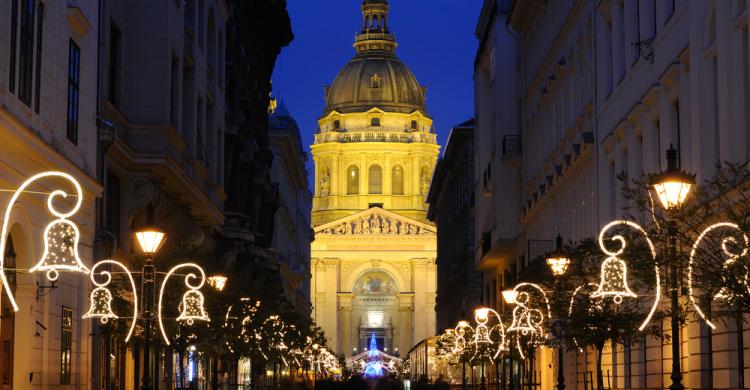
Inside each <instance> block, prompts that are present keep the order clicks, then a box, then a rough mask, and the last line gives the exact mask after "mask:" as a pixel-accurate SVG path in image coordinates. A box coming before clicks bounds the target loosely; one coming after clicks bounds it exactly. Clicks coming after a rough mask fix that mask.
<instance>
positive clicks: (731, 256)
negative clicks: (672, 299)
mask: <svg viewBox="0 0 750 390" xmlns="http://www.w3.org/2000/svg"><path fill="white" fill-rule="evenodd" d="M719 228H725V229H730V230H734V231H735V232H737V234H738V235H741V237H742V250H741V251H740V252H739V253H735V252H733V251H732V250H730V249H729V247H728V245H738V242H737V241H738V240H737V239H736V238H734V237H732V236H729V237H724V238H723V239H722V240H721V251H722V252H724V255H726V257H727V259H726V260H724V264H723V265H722V269H723V271H725V272H724V273H723V275H722V277H724V278H726V276H725V275H727V274H730V275H731V274H732V272H731V271H730V270H729V268H730V267H731V266H732V265H733V264H734V263H736V262H737V260H738V259H739V258H740V257H743V256H745V255H747V252H748V245H750V240H748V237H747V235H746V234H745V233H744V232H742V230H741V229H740V227H739V225H737V224H734V223H730V222H719V223H715V224H713V225H711V226H709V227H707V228H706V229H705V230H703V232H701V234H700V235H699V236H698V238H697V239H696V240H695V242H694V243H693V248H692V249H691V250H690V259H689V262H688V296H689V297H690V302H691V303H692V304H693V307H694V308H695V311H696V312H697V313H698V315H700V316H701V318H703V320H704V321H706V324H707V325H708V326H710V327H711V329H716V325H714V323H713V322H711V320H710V319H709V318H708V316H707V315H706V314H705V313H704V312H703V310H701V308H700V306H698V302H697V301H696V299H695V295H694V294H693V261H694V259H695V256H696V254H697V252H698V246H699V245H700V244H701V242H702V241H703V238H704V237H705V236H706V235H707V234H708V233H710V232H712V231H713V230H716V229H719ZM749 277H750V276H749V275H748V272H747V271H746V272H745V275H743V278H744V284H745V286H746V288H747V289H748V292H750V287H748V278H749ZM730 298H731V295H730V294H729V293H728V292H727V291H726V287H722V289H721V290H720V291H719V292H718V293H717V294H716V295H714V298H713V299H730Z"/></svg>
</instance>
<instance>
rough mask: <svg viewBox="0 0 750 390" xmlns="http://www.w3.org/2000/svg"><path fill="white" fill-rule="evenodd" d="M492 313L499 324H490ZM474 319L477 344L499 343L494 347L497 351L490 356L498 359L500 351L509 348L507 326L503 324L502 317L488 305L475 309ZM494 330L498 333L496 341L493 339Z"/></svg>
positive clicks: (475, 342)
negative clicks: (506, 337)
mask: <svg viewBox="0 0 750 390" xmlns="http://www.w3.org/2000/svg"><path fill="white" fill-rule="evenodd" d="M490 315H493V316H495V318H497V324H495V325H494V326H492V327H490V326H488V324H489V322H490ZM474 321H476V323H477V326H476V328H475V330H474V344H475V345H477V346H479V345H481V344H484V345H495V344H497V347H496V348H494V351H495V353H494V354H493V355H492V356H491V357H490V359H491V360H494V359H496V358H497V356H498V355H500V352H502V351H507V350H508V348H507V347H506V345H505V326H504V325H503V321H502V318H501V317H500V314H499V313H498V312H496V311H495V310H493V309H490V308H488V307H480V308H478V309H475V310H474ZM493 332H494V333H496V334H497V340H496V341H493V340H492V337H491V336H492V333H493ZM477 350H479V348H477Z"/></svg>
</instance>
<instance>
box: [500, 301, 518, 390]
mask: <svg viewBox="0 0 750 390" xmlns="http://www.w3.org/2000/svg"><path fill="white" fill-rule="evenodd" d="M516 298H518V291H516V290H515V289H512V290H503V300H505V303H507V304H509V305H515V304H516ZM508 349H509V351H508V360H509V361H510V370H508V371H509V374H510V375H509V378H508V388H509V389H513V374H514V373H513V346H512V345H511V347H510V348H508ZM503 375H505V367H503ZM519 385H520V383H519Z"/></svg>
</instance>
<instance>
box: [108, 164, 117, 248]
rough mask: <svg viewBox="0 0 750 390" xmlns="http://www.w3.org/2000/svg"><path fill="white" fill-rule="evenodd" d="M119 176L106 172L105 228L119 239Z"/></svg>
mask: <svg viewBox="0 0 750 390" xmlns="http://www.w3.org/2000/svg"><path fill="white" fill-rule="evenodd" d="M120 199H121V191H120V178H118V177H117V176H116V175H114V174H113V173H112V172H109V173H108V174H107V193H106V201H107V230H108V231H109V232H110V233H112V235H114V236H115V239H116V240H117V241H118V242H119V240H120Z"/></svg>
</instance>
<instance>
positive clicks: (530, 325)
mask: <svg viewBox="0 0 750 390" xmlns="http://www.w3.org/2000/svg"><path fill="white" fill-rule="evenodd" d="M529 300H530V296H529V294H528V293H527V292H518V295H517V296H516V299H515V303H516V307H514V308H513V321H512V322H511V324H510V326H509V327H508V330H507V332H519V333H521V334H523V335H528V334H531V335H537V334H541V333H542V322H544V314H543V313H542V311H541V310H538V309H533V308H530V307H528V306H527V304H528V303H529Z"/></svg>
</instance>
